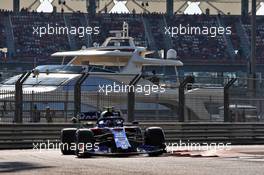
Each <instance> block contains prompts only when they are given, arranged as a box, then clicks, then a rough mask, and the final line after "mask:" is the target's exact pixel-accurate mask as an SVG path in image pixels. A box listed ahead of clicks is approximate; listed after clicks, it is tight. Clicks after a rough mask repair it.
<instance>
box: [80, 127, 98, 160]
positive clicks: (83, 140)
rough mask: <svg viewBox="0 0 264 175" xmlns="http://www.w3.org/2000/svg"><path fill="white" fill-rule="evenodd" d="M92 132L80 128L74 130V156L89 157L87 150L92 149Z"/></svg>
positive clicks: (93, 140) (93, 141)
mask: <svg viewBox="0 0 264 175" xmlns="http://www.w3.org/2000/svg"><path fill="white" fill-rule="evenodd" d="M94 143H95V139H94V134H93V132H92V131H91V130H90V129H86V128H82V129H78V130H77V132H76V156H77V157H79V158H81V157H90V155H89V151H93V150H94Z"/></svg>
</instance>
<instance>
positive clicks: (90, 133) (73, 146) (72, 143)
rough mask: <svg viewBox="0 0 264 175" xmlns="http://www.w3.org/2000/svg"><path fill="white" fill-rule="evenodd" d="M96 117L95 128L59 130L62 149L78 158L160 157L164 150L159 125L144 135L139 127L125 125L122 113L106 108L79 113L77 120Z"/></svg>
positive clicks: (149, 129) (146, 131)
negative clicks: (144, 155) (93, 111)
mask: <svg viewBox="0 0 264 175" xmlns="http://www.w3.org/2000/svg"><path fill="white" fill-rule="evenodd" d="M91 119H97V122H96V127H94V128H85V127H80V128H65V129H62V131H61V145H60V147H61V152H62V154H64V155H67V154H75V155H77V156H78V157H91V156H98V155H103V156H130V155H138V154H148V155H149V156H159V155H161V154H163V153H164V152H166V150H165V148H166V146H165V136H164V132H163V130H162V129H161V128H160V127H149V128H146V129H145V130H144V134H143V133H142V130H141V128H140V127H139V126H124V119H123V118H122V117H121V113H120V112H117V111H114V110H111V109H110V108H108V109H107V110H106V111H103V112H101V113H100V112H96V113H82V114H81V115H79V116H78V117H77V119H75V120H76V121H81V120H91Z"/></svg>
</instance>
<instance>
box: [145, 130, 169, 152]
mask: <svg viewBox="0 0 264 175" xmlns="http://www.w3.org/2000/svg"><path fill="white" fill-rule="evenodd" d="M144 141H145V145H149V146H155V147H156V148H157V149H160V150H161V151H157V152H153V153H149V156H159V155H161V154H163V153H164V152H165V148H166V146H165V136H164V132H163V130H162V128H160V127H149V128H147V129H146V130H145V134H144Z"/></svg>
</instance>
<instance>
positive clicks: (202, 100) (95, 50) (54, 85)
mask: <svg viewBox="0 0 264 175" xmlns="http://www.w3.org/2000/svg"><path fill="white" fill-rule="evenodd" d="M111 33H114V34H115V35H116V36H114V37H109V38H107V39H106V40H105V42H104V43H103V44H102V45H101V46H98V45H97V44H94V45H95V47H92V48H82V49H81V50H78V51H66V52H56V53H54V54H52V56H53V57H61V58H62V60H63V61H62V64H61V65H43V66H38V67H36V68H35V69H34V70H33V71H32V75H30V77H28V78H27V80H26V81H25V82H24V84H23V93H24V99H23V100H24V102H25V103H24V108H25V110H28V111H30V109H32V106H34V105H36V106H37V108H38V109H44V108H45V107H46V106H49V107H50V108H51V109H54V110H57V111H67V110H72V111H73V110H74V109H73V107H74V105H73V101H74V84H75V83H76V81H77V79H78V78H79V77H80V76H81V75H82V73H88V74H89V76H88V77H87V78H86V80H85V81H84V82H83V84H82V96H81V97H82V101H81V105H82V110H83V111H87V110H92V109H100V108H102V107H103V106H116V107H117V108H120V109H123V110H126V107H127V100H129V99H127V92H124V91H122V92H120V90H119V91H118V92H117V91H114V90H113V89H112V91H111V92H110V91H109V92H108V93H107V95H106V94H105V92H101V91H100V90H101V87H102V86H104V87H106V86H107V85H111V86H113V85H119V86H122V85H128V84H130V83H131V82H132V81H134V80H135V77H136V76H137V75H142V68H143V66H174V67H175V71H176V75H177V67H180V66H183V63H182V62H181V61H180V60H177V58H176V53H175V51H174V50H169V51H168V53H167V59H160V58H147V57H146V56H147V55H149V54H151V53H153V52H152V51H148V50H147V49H146V48H145V47H137V46H135V44H134V40H133V38H132V37H129V36H128V26H127V24H125V23H124V26H123V30H122V31H112V32H111ZM69 57H71V60H70V61H69V62H68V63H67V64H65V62H66V61H65V60H67V58H69ZM20 76H21V75H17V76H14V77H11V78H9V79H8V80H6V81H4V82H3V84H2V85H0V91H1V92H3V91H12V90H13V91H14V89H15V82H16V81H17V79H18V78H19V77H20ZM155 76H157V75H153V77H155ZM156 80H157V79H156ZM178 83H179V80H178V79H177V77H176V78H175V79H174V84H172V83H167V82H161V81H153V79H151V78H146V76H144V75H142V76H138V82H137V85H140V86H142V87H143V86H147V87H151V86H154V85H158V86H159V87H161V86H162V91H151V92H150V93H146V92H145V91H144V89H143V90H142V92H136V94H135V95H136V107H135V108H136V111H139V112H140V111H141V112H142V113H143V114H141V115H147V114H153V111H157V109H158V112H159V111H169V110H170V111H174V112H175V113H176V110H177V107H178V89H177V84H178ZM171 87H174V88H171ZM185 95H186V97H191V98H186V102H185V103H186V112H188V115H192V116H193V117H194V118H195V119H197V120H208V119H209V118H210V117H211V116H210V114H209V112H208V109H207V108H206V104H208V103H218V104H219V103H220V104H221V103H222V101H223V89H222V88H209V89H204V88H203V89H200V88H194V89H191V90H186V92H185ZM210 97H214V98H210ZM0 98H1V100H0V101H4V100H5V99H6V100H7V98H8V99H11V98H13V97H12V94H11V95H9V96H8V97H7V96H6V95H5V94H4V95H3V94H2V95H0ZM192 99H193V100H192ZM209 99H210V100H209ZM66 102H68V103H66ZM5 105H6V104H5ZM10 105H12V104H11V103H10ZM220 106H221V105H220ZM5 108H6V109H7V108H12V106H9V107H5ZM1 110H2V109H1ZM175 113H174V114H172V115H175ZM159 115H162V114H161V113H160V114H159Z"/></svg>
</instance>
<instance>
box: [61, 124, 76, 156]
mask: <svg viewBox="0 0 264 175" xmlns="http://www.w3.org/2000/svg"><path fill="white" fill-rule="evenodd" d="M76 131H77V128H64V129H62V130H61V144H60V150H61V153H62V154H63V155H74V154H75V150H71V145H72V144H75V133H76Z"/></svg>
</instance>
